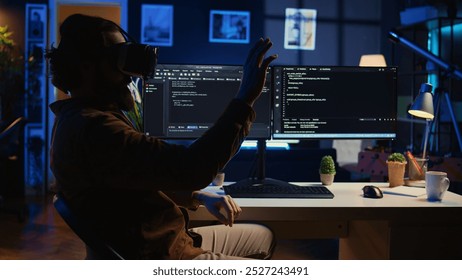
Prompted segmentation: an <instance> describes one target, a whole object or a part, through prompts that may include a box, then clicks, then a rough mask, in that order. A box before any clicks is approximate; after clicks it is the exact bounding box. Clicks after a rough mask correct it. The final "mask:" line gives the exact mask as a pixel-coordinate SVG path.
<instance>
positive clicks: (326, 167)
mask: <svg viewBox="0 0 462 280" xmlns="http://www.w3.org/2000/svg"><path fill="white" fill-rule="evenodd" d="M335 173H336V172H335V163H334V159H333V158H332V156H329V155H327V156H323V157H322V159H321V165H320V167H319V174H320V177H321V183H322V184H323V185H326V186H329V185H332V183H333V182H334V177H335Z"/></svg>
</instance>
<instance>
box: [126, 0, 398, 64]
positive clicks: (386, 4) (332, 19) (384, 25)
mask: <svg viewBox="0 0 462 280" xmlns="http://www.w3.org/2000/svg"><path fill="white" fill-rule="evenodd" d="M400 2H401V1H398V0H393V1H390V0H388V1H382V0H347V1H343V0H323V1H308V0H305V1H303V0H285V1H281V0H261V1H248V0H234V1H229V0H195V1H184V0H183V1H181V0H168V1H129V9H128V15H129V20H128V30H129V33H130V34H132V35H133V36H134V37H135V38H137V39H138V40H139V39H140V32H141V31H140V30H141V5H142V4H169V5H173V6H174V37H173V46H172V47H161V49H160V52H159V56H160V57H159V62H160V63H225V64H242V62H243V61H244V60H245V57H246V54H247V51H248V49H249V48H250V46H251V45H252V43H253V42H255V41H256V40H257V39H258V38H259V37H267V36H268V37H270V38H271V39H272V40H273V43H274V46H273V49H272V52H273V53H277V54H279V58H278V60H277V61H276V62H275V63H276V64H289V65H294V64H305V65H357V64H358V63H359V58H360V56H361V55H362V54H368V53H384V55H385V56H386V57H387V58H389V57H390V53H389V52H390V50H389V48H388V44H389V42H388V40H387V37H386V31H388V29H389V27H391V26H396V25H398V24H399V22H398V21H397V20H399V10H398V9H399V8H400V6H401V5H399V4H397V3H400ZM288 7H290V8H306V9H316V10H317V23H316V49H315V50H302V51H300V50H287V49H284V24H285V9H286V8H288ZM213 9H217V10H237V11H250V12H251V26H250V32H251V34H250V43H249V44H225V43H210V42H209V39H208V36H209V12H210V10H213ZM394 9H396V10H394ZM387 60H388V61H390V59H387Z"/></svg>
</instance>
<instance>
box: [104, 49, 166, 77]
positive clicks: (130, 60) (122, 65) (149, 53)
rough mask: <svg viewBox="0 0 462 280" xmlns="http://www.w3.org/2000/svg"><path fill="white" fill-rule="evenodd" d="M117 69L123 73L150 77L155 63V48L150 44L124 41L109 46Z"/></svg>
mask: <svg viewBox="0 0 462 280" xmlns="http://www.w3.org/2000/svg"><path fill="white" fill-rule="evenodd" d="M110 48H111V49H112V51H113V55H114V56H115V60H116V65H117V68H118V69H119V71H121V72H122V73H124V74H127V75H130V76H135V77H141V78H152V77H153V76H154V73H155V69H156V65H157V48H156V47H152V46H150V45H145V44H138V43H135V42H125V43H121V44H116V45H113V46H111V47H110Z"/></svg>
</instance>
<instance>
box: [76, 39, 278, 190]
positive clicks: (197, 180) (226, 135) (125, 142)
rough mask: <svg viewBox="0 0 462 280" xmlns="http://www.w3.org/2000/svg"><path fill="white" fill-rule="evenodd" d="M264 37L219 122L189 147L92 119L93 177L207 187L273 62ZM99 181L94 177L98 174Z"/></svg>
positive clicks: (247, 122)
mask: <svg viewBox="0 0 462 280" xmlns="http://www.w3.org/2000/svg"><path fill="white" fill-rule="evenodd" d="M271 44H272V43H271V41H270V40H269V39H267V40H263V39H260V40H259V41H258V42H257V43H256V44H255V46H254V47H253V48H252V49H251V51H250V52H249V55H248V58H247V60H246V63H245V65H244V73H243V78H242V82H241V86H240V89H239V92H238V94H237V96H236V98H235V99H234V100H232V101H231V102H230V104H229V105H228V107H227V108H226V110H225V111H224V113H223V114H222V115H221V117H220V118H219V119H218V120H217V122H216V123H215V124H214V126H212V127H211V128H210V129H209V130H208V131H206V132H205V133H204V135H203V136H201V137H200V138H198V139H197V140H196V141H195V142H194V143H192V144H191V145H190V146H189V147H183V146H178V145H172V144H168V143H166V142H164V141H162V140H159V139H157V138H154V137H149V136H146V135H144V134H142V133H139V132H136V131H135V130H134V129H131V128H130V126H129V124H127V123H124V122H122V120H121V119H120V118H116V117H113V116H111V115H109V116H108V115H102V116H98V117H94V118H93V121H92V123H91V124H90V125H88V126H87V131H86V136H85V138H86V139H88V143H87V144H88V145H87V147H86V148H87V150H86V152H87V153H88V156H89V157H90V158H92V159H93V161H92V164H93V166H94V168H97V169H100V171H99V172H98V173H99V174H100V175H98V176H97V178H95V179H96V180H102V181H101V183H102V186H110V187H121V188H141V189H158V190H166V191H178V190H190V191H193V190H197V189H201V188H204V187H205V186H207V185H208V184H209V183H210V182H211V181H212V180H213V178H214V177H215V176H216V174H217V172H218V171H219V170H221V169H222V168H223V167H224V166H225V164H226V163H227V162H228V161H229V160H230V159H231V158H232V156H234V154H235V153H236V152H237V151H238V149H239V148H240V145H241V143H242V141H243V140H244V138H245V136H247V134H248V132H249V130H250V126H251V123H252V121H253V120H254V119H255V112H254V111H253V109H252V107H251V105H253V103H254V101H255V100H256V99H257V98H258V97H259V96H260V94H261V91H262V89H263V85H264V82H265V77H266V72H267V68H268V65H269V63H270V62H271V61H272V60H274V59H275V58H276V57H275V56H271V57H268V58H266V59H263V58H264V56H265V54H266V52H267V51H268V49H269V48H270V47H271ZM95 177H96V176H95Z"/></svg>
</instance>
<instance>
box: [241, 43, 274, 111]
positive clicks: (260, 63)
mask: <svg viewBox="0 0 462 280" xmlns="http://www.w3.org/2000/svg"><path fill="white" fill-rule="evenodd" d="M272 45H273V43H272V42H271V40H270V39H269V38H266V39H265V40H263V38H260V40H258V42H257V43H256V44H255V45H254V46H253V47H252V49H250V51H249V54H248V56H247V60H246V61H245V64H244V73H243V75H242V81H241V86H240V88H239V92H238V93H237V96H236V98H238V99H241V100H243V101H244V102H246V103H247V104H249V105H250V106H253V103H254V102H255V100H257V99H258V97H259V96H260V94H261V91H262V89H263V86H264V85H265V80H266V71H267V70H268V66H269V64H270V63H271V62H272V61H273V60H275V59H276V58H277V55H271V56H268V57H266V58H265V55H266V52H267V51H268V50H269V49H270V48H271V46H272Z"/></svg>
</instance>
